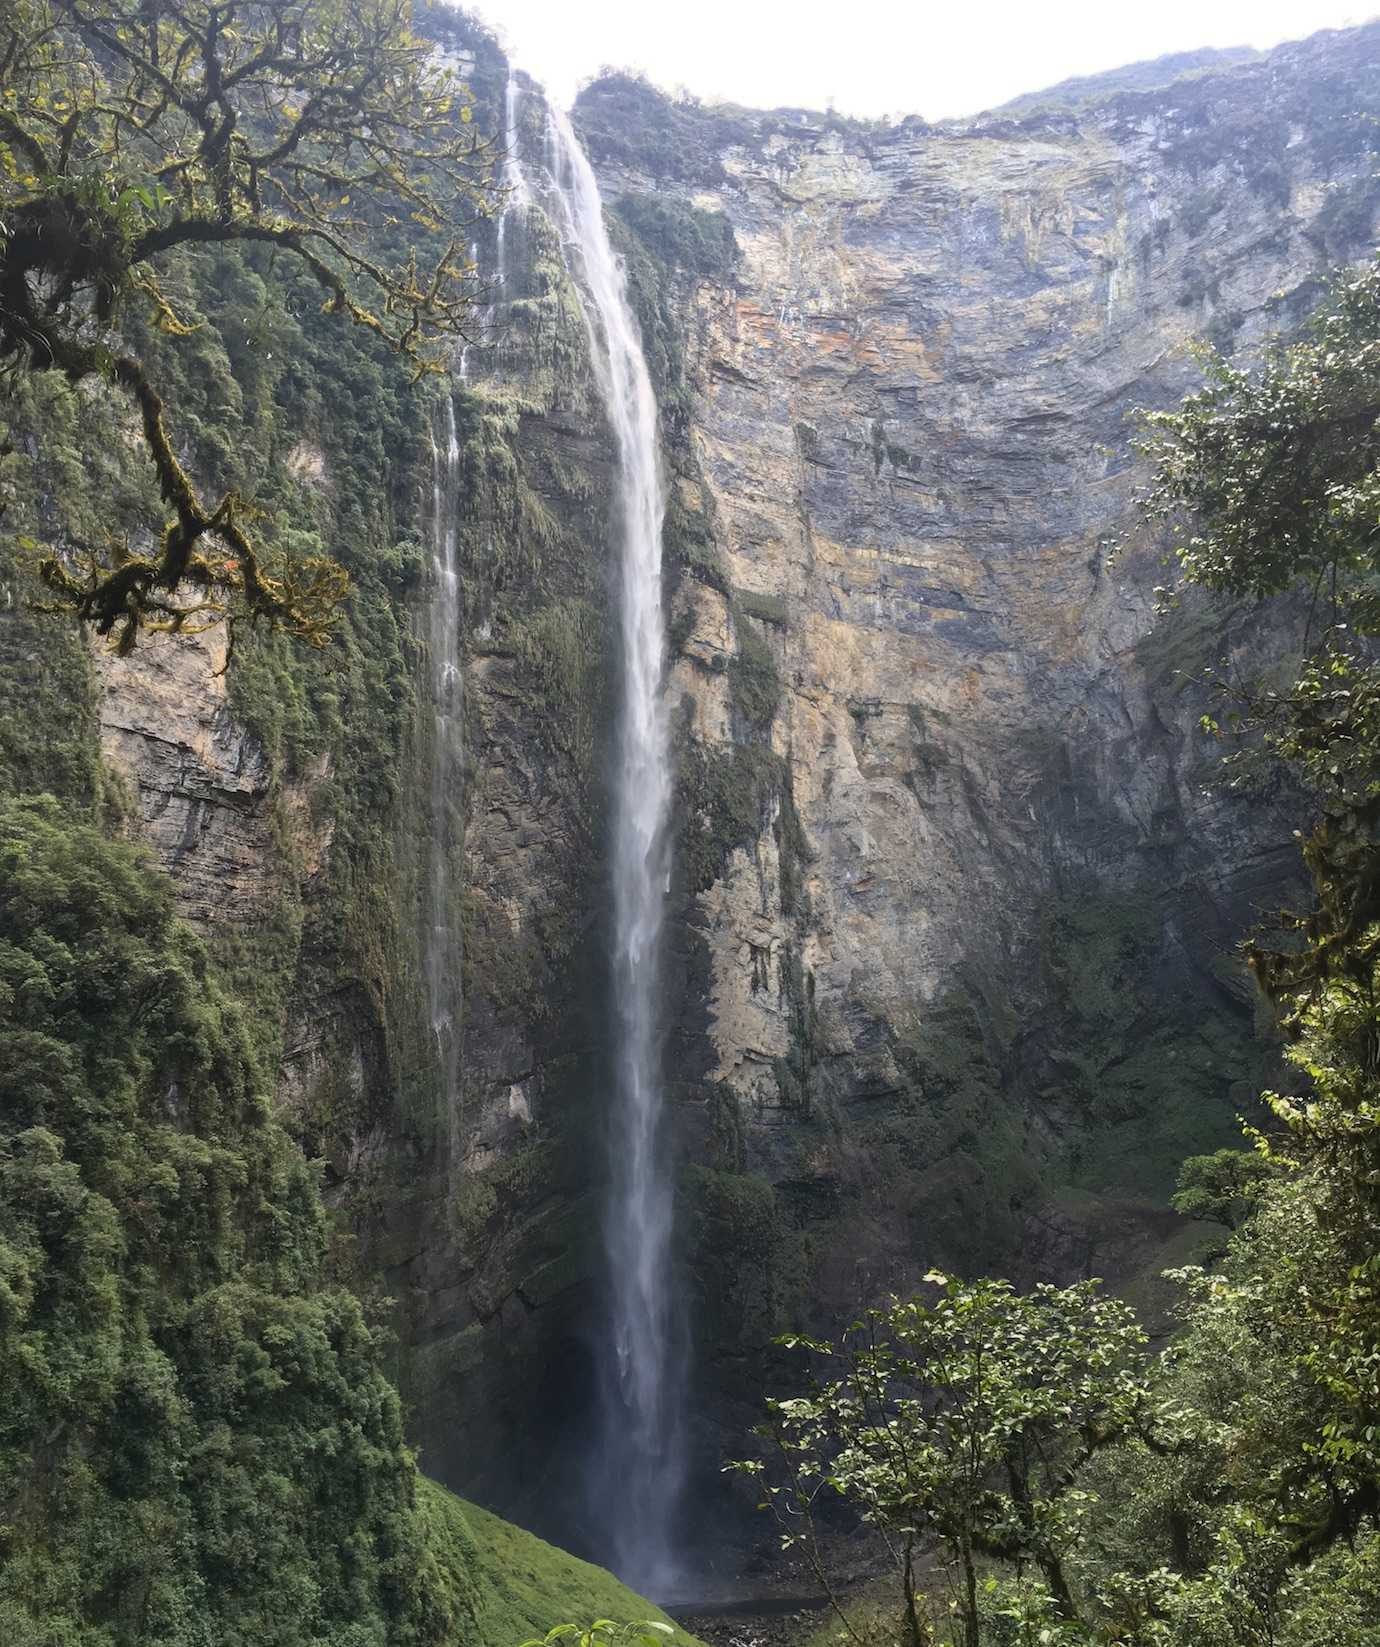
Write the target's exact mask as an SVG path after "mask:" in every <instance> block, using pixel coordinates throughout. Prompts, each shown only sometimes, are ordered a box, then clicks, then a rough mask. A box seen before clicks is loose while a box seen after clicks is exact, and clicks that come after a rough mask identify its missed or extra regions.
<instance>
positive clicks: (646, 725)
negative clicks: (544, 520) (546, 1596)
mask: <svg viewBox="0 0 1380 1647" xmlns="http://www.w3.org/2000/svg"><path fill="white" fill-rule="evenodd" d="M548 145H549V151H550V173H551V181H552V185H553V194H552V204H553V206H554V209H555V212H556V215H557V218H558V220H559V228H560V230H561V233H562V236H563V238H564V240H565V242H566V245H567V248H568V251H569V252H570V254H571V255H572V263H573V265H574V272H575V273H576V276H577V282H578V284H579V285H580V286H581V287H582V288H583V298H582V302H583V307H584V311H585V320H586V324H587V326H588V328H589V335H590V343H591V352H592V355H593V358H594V363H595V369H596V372H597V374H598V380H599V387H600V390H601V393H602V395H603V399H604V402H605V405H606V407H607V410H608V417H609V422H610V424H611V425H612V428H613V433H614V437H615V440H616V442H617V454H618V469H617V498H616V503H617V529H618V536H619V547H620V552H621V558H620V597H621V598H620V609H621V612H620V615H621V623H622V645H621V659H620V673H621V705H620V714H619V725H618V747H617V765H616V770H615V781H614V797H613V841H612V872H613V928H614V930H613V948H614V954H613V995H614V1002H615V1008H614V1010H615V1020H614V1025H613V1028H614V1057H615V1079H616V1088H615V1093H614V1103H615V1112H614V1123H615V1124H614V1126H613V1127H612V1128H611V1132H610V1164H611V1169H612V1183H611V1190H610V1197H609V1210H608V1216H607V1224H606V1228H607V1245H608V1258H609V1271H610V1294H611V1301H612V1323H611V1327H612V1342H613V1345H614V1346H615V1348H616V1354H617V1365H616V1369H615V1371H616V1377H613V1378H611V1379H610V1380H609V1384H610V1389H609V1393H608V1399H607V1401H606V1404H605V1405H606V1412H605V1423H604V1434H603V1437H602V1444H601V1463H602V1467H603V1470H604V1471H605V1472H606V1477H607V1481H606V1485H605V1487H604V1490H603V1491H602V1492H601V1494H600V1498H601V1509H602V1510H603V1511H604V1513H606V1514H607V1515H608V1517H609V1519H610V1523H611V1525H610V1529H609V1532H610V1537H611V1541H612V1544H613V1550H612V1561H613V1564H614V1566H615V1567H616V1568H617V1570H618V1571H619V1572H620V1573H621V1574H622V1576H623V1577H625V1578H627V1579H628V1580H630V1581H631V1582H633V1583H635V1584H638V1585H640V1586H641V1587H642V1588H643V1589H649V1590H653V1591H657V1590H661V1591H663V1592H664V1590H665V1588H666V1586H667V1585H668V1583H669V1582H671V1580H672V1579H673V1576H674V1573H673V1562H672V1557H671V1538H670V1526H671V1521H672V1517H673V1513H674V1510H675V1505H676V1499H677V1496H678V1491H679V1485H680V1473H681V1471H680V1454H681V1436H680V1406H681V1402H680V1378H679V1366H678V1363H679V1359H680V1358H679V1356H678V1354H677V1353H676V1350H677V1346H676V1343H675V1336H676V1335H675V1318H674V1315H673V1312H672V1308H671V1284H670V1270H671V1187H670V1182H669V1179H670V1173H669V1169H668V1165H667V1161H666V1153H665V1141H664V1138H663V1136H662V1124H661V1123H662V1113H661V1112H662V1085H661V1071H660V1036H659V1033H658V1003H659V998H660V987H659V984H660V979H659V972H660V951H661V928H662V914H663V901H664V898H665V889H666V876H667V856H666V814H667V806H668V803H669V799H670V774H669V763H668V758H667V738H666V727H665V722H664V719H663V714H662V704H661V677H662V667H663V659H664V652H665V635H664V625H663V618H662V610H661V525H662V516H663V513H664V497H663V493H662V484H661V473H660V467H659V463H658V457H657V439H656V423H657V409H656V399H655V396H654V395H653V393H652V385H651V379H650V377H649V376H648V373H647V363H646V360H645V359H644V357H643V353H642V343H641V339H640V336H639V333H638V327H637V322H636V320H635V319H634V317H633V313H632V309H631V307H630V305H629V302H628V295H627V289H626V285H625V282H624V278H623V270H622V267H621V265H620V264H619V262H618V259H617V258H616V257H615V256H614V252H613V248H612V246H611V245H610V243H609V237H608V231H607V229H606V227H605V224H604V214H603V207H602V203H601V201H600V198H599V186H598V183H597V182H596V181H595V177H594V172H593V170H592V168H591V167H590V164H589V161H588V159H587V158H586V157H585V154H584V151H583V150H582V149H581V147H580V145H579V142H578V140H577V139H576V137H575V134H574V132H573V131H572V130H571V127H570V123H569V121H568V120H567V119H566V118H565V116H564V115H562V114H558V113H556V112H555V111H554V110H553V111H552V112H551V113H550V115H549V129H548Z"/></svg>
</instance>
